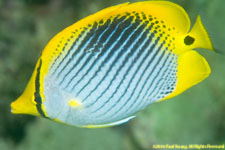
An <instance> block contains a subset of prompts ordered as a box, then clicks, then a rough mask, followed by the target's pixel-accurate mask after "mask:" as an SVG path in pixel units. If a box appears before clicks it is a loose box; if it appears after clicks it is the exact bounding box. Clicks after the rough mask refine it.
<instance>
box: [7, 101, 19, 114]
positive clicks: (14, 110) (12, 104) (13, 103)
mask: <svg viewBox="0 0 225 150" xmlns="http://www.w3.org/2000/svg"><path fill="white" fill-rule="evenodd" d="M10 106H11V113H12V114H21V113H22V112H21V111H19V110H18V109H16V102H12V103H11V105H10Z"/></svg>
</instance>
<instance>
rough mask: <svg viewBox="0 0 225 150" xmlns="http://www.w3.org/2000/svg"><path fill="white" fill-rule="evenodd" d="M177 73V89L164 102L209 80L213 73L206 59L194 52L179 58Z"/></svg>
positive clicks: (187, 52)
mask: <svg viewBox="0 0 225 150" xmlns="http://www.w3.org/2000/svg"><path fill="white" fill-rule="evenodd" d="M177 71H178V72H177V85H176V89H175V90H174V91H173V92H172V93H171V94H170V95H168V96H167V97H165V98H164V99H163V100H166V99H168V98H172V97H174V96H176V95H178V94H180V93H182V92H183V91H185V90H187V89H188V88H190V87H192V86H194V85H195V84H197V83H199V82H201V81H202V80H204V79H205V78H207V77H208V76H209V74H210V73H211V69H210V66H209V64H208V62H207V61H206V60H205V58H204V57H203V56H201V55H200V54H199V53H198V52H196V51H193V50H190V51H186V52H185V53H183V54H181V55H180V56H179V58H178V68H177ZM163 100H162V101H163Z"/></svg>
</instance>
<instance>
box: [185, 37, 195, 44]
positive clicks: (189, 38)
mask: <svg viewBox="0 0 225 150" xmlns="http://www.w3.org/2000/svg"><path fill="white" fill-rule="evenodd" d="M194 41H195V39H194V38H193V37H191V36H189V35H187V36H186V37H185V38H184V44H185V45H191V44H193V43H194Z"/></svg>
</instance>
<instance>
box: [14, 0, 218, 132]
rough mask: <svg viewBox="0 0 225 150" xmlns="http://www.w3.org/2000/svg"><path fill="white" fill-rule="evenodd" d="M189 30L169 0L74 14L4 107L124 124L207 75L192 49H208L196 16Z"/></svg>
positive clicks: (67, 120) (90, 124)
mask: <svg viewBox="0 0 225 150" xmlns="http://www.w3.org/2000/svg"><path fill="white" fill-rule="evenodd" d="M190 28H191V23H190V18H189V16H188V14H187V13H186V11H185V10H184V9H183V8H182V7H181V6H179V5H177V4H175V3H172V2H168V1H143V2H136V3H123V4H119V5H116V6H112V7H109V8H105V9H103V10H101V11H99V12H97V13H95V14H92V15H90V16H88V17H86V18H84V19H81V20H80V21H78V22H76V23H74V24H73V25H71V26H69V27H67V28H66V29H64V30H63V31H61V32H59V33H58V34H57V35H56V36H54V37H53V38H52V39H51V40H50V41H49V43H48V44H47V46H46V47H45V48H44V50H43V51H42V53H41V56H40V58H39V59H38V62H37V64H36V67H35V70H34V72H33V74H32V76H31V79H30V81H29V83H28V85H27V87H26V89H25V91H24V93H23V94H22V95H21V96H20V97H19V98H18V99H17V100H16V101H14V102H12V104H11V111H12V113H15V114H31V115H36V116H41V117H44V118H48V119H50V120H53V121H57V122H61V123H64V124H68V125H72V126H78V127H86V128H98V127H109V126H114V125H119V124H122V123H125V122H127V121H129V120H130V119H132V118H134V117H135V114H136V113H137V112H138V111H140V110H143V109H144V108H146V107H147V106H149V105H150V104H152V103H155V102H160V101H164V100H167V99H169V98H172V97H174V96H176V95H178V94H180V93H182V92H184V91H185V90H187V89H188V88H190V87H192V86H193V85H195V84H197V83H199V82H200V81H202V80H204V79H205V78H207V77H208V76H209V74H210V73H211V70H210V66H209V65H208V63H207V61H206V59H205V58H204V57H203V56H201V55H200V54H199V53H198V52H196V51H194V50H193V49H196V48H203V49H208V50H212V51H214V48H213V45H212V42H211V39H210V37H209V35H208V33H207V31H206V29H205V27H204V26H203V24H202V21H201V18H200V16H197V19H196V22H195V23H194V25H193V27H192V28H191V29H190Z"/></svg>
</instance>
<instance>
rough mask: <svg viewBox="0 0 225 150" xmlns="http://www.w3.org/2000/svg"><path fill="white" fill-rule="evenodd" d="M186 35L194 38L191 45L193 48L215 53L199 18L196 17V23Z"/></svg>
mask: <svg viewBox="0 0 225 150" xmlns="http://www.w3.org/2000/svg"><path fill="white" fill-rule="evenodd" d="M188 35H190V37H194V40H195V41H194V43H193V45H192V47H193V48H205V49H209V50H212V51H215V50H214V48H213V44H212V41H211V39H210V37H209V34H208V32H207V31H206V29H205V27H204V26H203V24H202V21H201V17H200V16H198V17H197V19H196V22H195V24H194V26H193V28H192V29H191V31H190V33H188Z"/></svg>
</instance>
